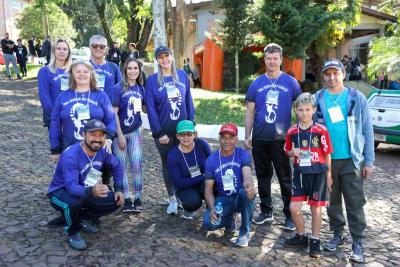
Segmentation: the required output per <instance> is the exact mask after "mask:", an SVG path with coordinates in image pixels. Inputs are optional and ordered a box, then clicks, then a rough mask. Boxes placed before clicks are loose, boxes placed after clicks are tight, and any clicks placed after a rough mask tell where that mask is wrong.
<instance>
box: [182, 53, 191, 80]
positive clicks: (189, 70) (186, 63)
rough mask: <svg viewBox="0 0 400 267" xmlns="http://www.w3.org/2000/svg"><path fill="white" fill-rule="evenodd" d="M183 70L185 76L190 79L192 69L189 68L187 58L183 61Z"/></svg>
mask: <svg viewBox="0 0 400 267" xmlns="http://www.w3.org/2000/svg"><path fill="white" fill-rule="evenodd" d="M183 70H184V71H185V72H186V75H187V76H188V77H191V76H192V75H193V73H192V69H191V68H190V60H189V58H188V57H187V58H186V59H184V60H183Z"/></svg>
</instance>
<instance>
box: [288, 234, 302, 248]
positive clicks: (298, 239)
mask: <svg viewBox="0 0 400 267" xmlns="http://www.w3.org/2000/svg"><path fill="white" fill-rule="evenodd" d="M284 244H285V246H286V247H304V248H305V247H307V246H308V237H307V236H306V235H299V234H298V233H296V235H295V236H293V237H291V238H289V239H286V240H285V242H284Z"/></svg>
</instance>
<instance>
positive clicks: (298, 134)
mask: <svg viewBox="0 0 400 267" xmlns="http://www.w3.org/2000/svg"><path fill="white" fill-rule="evenodd" d="M313 127H314V123H313V124H312V125H311V129H310V141H309V142H308V144H307V145H308V151H309V152H310V154H311V139H312V130H313ZM297 143H298V144H299V149H301V145H300V126H299V124H297Z"/></svg>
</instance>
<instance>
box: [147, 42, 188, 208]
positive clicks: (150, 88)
mask: <svg viewBox="0 0 400 267" xmlns="http://www.w3.org/2000/svg"><path fill="white" fill-rule="evenodd" d="M155 58H156V60H157V66H158V71H157V73H154V74H152V75H150V76H149V77H148V78H147V81H146V90H145V102H146V110H147V115H148V118H149V123H150V129H151V132H152V134H153V137H154V142H155V144H156V147H157V150H158V152H159V154H160V157H161V162H162V174H163V178H164V183H165V187H166V188H167V191H168V196H169V205H168V208H167V213H168V214H177V213H178V203H177V201H176V198H175V188H174V185H173V184H172V181H171V179H170V177H169V175H168V171H167V155H168V152H169V150H170V149H171V148H172V147H173V146H174V145H175V144H176V143H177V141H176V137H175V130H176V125H177V123H178V122H179V121H181V120H191V121H193V119H194V106H193V100H192V95H191V93H190V81H189V78H188V76H187V75H186V73H185V72H184V71H183V70H176V67H175V63H174V57H173V56H172V52H171V50H170V49H169V48H168V47H166V46H160V47H158V48H157V49H156V51H155Z"/></svg>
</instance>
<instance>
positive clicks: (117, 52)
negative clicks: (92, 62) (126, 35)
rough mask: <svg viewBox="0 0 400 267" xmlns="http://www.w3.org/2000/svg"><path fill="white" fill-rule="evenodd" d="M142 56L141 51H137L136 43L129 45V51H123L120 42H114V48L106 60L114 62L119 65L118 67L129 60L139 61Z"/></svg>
mask: <svg viewBox="0 0 400 267" xmlns="http://www.w3.org/2000/svg"><path fill="white" fill-rule="evenodd" d="M139 57H140V54H139V51H138V50H136V44H135V43H129V44H128V50H127V51H122V50H121V48H120V44H119V42H118V41H114V42H113V47H111V48H110V49H109V50H108V53H107V56H106V59H107V60H108V61H110V62H113V63H115V64H117V65H118V66H119V65H120V64H121V65H124V64H125V61H126V60H127V59H128V58H135V59H139Z"/></svg>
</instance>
